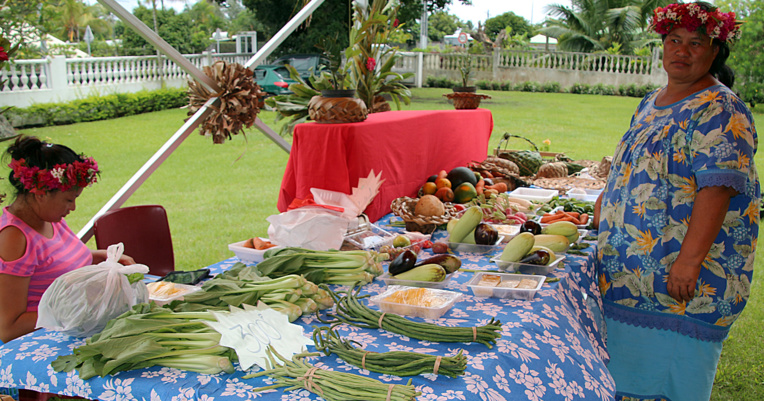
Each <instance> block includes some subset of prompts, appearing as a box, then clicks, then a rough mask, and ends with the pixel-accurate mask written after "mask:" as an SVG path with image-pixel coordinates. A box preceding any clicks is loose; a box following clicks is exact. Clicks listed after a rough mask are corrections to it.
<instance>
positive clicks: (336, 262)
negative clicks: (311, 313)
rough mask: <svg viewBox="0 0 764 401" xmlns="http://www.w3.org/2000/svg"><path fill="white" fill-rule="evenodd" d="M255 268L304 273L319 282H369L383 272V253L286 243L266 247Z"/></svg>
mask: <svg viewBox="0 0 764 401" xmlns="http://www.w3.org/2000/svg"><path fill="white" fill-rule="evenodd" d="M264 258H265V260H263V261H262V262H260V263H258V264H257V266H256V268H257V270H258V271H259V272H260V274H261V275H263V276H268V277H274V278H275V277H281V276H285V275H288V274H301V275H303V276H305V278H306V279H308V280H309V281H312V282H314V283H316V284H322V283H326V284H339V285H353V284H354V283H356V282H358V281H361V282H364V283H370V282H372V281H373V280H374V277H376V276H379V275H380V274H382V272H383V270H382V265H381V261H382V256H380V254H377V253H376V252H373V251H337V250H330V251H314V250H312V249H305V248H297V247H287V248H278V249H269V250H267V251H265V254H264Z"/></svg>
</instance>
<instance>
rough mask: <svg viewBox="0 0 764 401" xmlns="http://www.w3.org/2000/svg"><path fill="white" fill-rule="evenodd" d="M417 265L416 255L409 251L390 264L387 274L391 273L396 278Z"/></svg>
mask: <svg viewBox="0 0 764 401" xmlns="http://www.w3.org/2000/svg"><path fill="white" fill-rule="evenodd" d="M415 265H416V254H415V253H414V252H413V251H411V250H408V249H407V250H405V251H404V252H403V253H401V254H400V255H398V256H397V257H396V258H395V259H393V261H392V262H390V266H389V267H388V268H387V272H388V273H390V275H391V276H395V275H398V274H401V273H403V272H407V271H409V270H411V269H413V268H414V266H415Z"/></svg>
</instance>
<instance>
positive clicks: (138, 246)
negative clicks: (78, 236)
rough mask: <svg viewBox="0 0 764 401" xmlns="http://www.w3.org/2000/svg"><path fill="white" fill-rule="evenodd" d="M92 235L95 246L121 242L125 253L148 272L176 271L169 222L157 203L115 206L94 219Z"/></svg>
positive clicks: (99, 246)
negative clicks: (145, 267) (144, 266)
mask: <svg viewBox="0 0 764 401" xmlns="http://www.w3.org/2000/svg"><path fill="white" fill-rule="evenodd" d="M93 229H94V231H93V234H94V236H95V240H96V247H97V248H98V249H107V248H108V247H109V245H113V244H116V243H119V242H121V243H123V244H124V246H125V252H124V253H125V255H129V256H131V257H132V258H133V259H135V262H136V263H141V264H144V265H146V266H148V267H149V273H150V274H154V275H157V276H164V275H166V274H167V273H169V272H171V271H173V270H175V254H174V252H173V249H172V237H171V236H170V224H169V222H168V220H167V212H166V211H165V209H164V208H163V207H162V206H160V205H140V206H129V207H123V208H120V209H115V210H111V211H108V212H106V213H104V215H103V216H101V217H99V218H98V220H96V222H95V224H94V226H93Z"/></svg>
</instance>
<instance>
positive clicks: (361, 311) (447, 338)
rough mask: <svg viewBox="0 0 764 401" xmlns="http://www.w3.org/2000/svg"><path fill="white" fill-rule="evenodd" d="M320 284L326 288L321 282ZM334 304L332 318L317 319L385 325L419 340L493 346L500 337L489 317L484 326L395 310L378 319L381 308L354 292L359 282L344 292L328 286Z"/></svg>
mask: <svg viewBox="0 0 764 401" xmlns="http://www.w3.org/2000/svg"><path fill="white" fill-rule="evenodd" d="M321 287H322V288H327V289H328V287H326V286H325V285H323V284H322V285H321ZM329 291H330V292H331V294H332V297H333V298H334V302H335V303H336V304H337V307H336V308H335V309H336V312H335V313H328V314H327V315H328V317H330V318H331V317H334V320H324V319H322V318H321V317H320V316H319V317H318V319H319V320H320V321H321V322H322V323H329V324H331V323H348V324H351V325H354V326H358V327H364V328H369V329H378V328H381V329H385V330H387V331H392V332H393V333H398V334H403V335H405V336H408V337H411V338H416V339H419V340H427V341H437V342H464V343H468V342H478V343H481V344H485V345H487V346H488V348H492V347H493V344H496V339H497V338H499V337H501V334H499V333H498V332H499V331H500V330H501V322H500V321H498V320H494V319H491V321H490V322H489V323H488V324H486V325H484V326H475V327H446V326H439V325H437V324H432V323H423V322H415V321H412V320H409V319H406V318H405V317H402V316H399V315H396V314H394V313H386V314H385V316H384V318H382V319H381V320H380V317H381V316H382V312H380V311H377V310H374V309H371V308H369V307H368V306H366V305H364V304H363V303H361V302H360V301H359V299H360V298H365V297H366V296H362V297H359V296H358V295H357V294H358V292H359V291H360V286H358V287H355V288H353V289H351V290H348V291H347V292H345V295H342V296H341V295H339V294H338V293H335V292H333V291H331V290H329Z"/></svg>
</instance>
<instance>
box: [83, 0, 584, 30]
mask: <svg viewBox="0 0 764 401" xmlns="http://www.w3.org/2000/svg"><path fill="white" fill-rule="evenodd" d="M116 1H117V3H119V4H120V5H122V7H124V8H125V9H127V10H128V11H132V10H133V9H134V8H135V7H137V5H138V1H137V0H116ZM161 1H162V0H156V2H157V5H158V4H161ZM196 1H198V0H164V5H165V7H174V8H175V9H176V10H178V11H182V10H183V7H184V6H185V5H186V4H194V3H195V2H196ZM87 2H88V3H91V4H93V3H95V2H96V0H87ZM143 2H144V4H150V0H144V1H143ZM452 3H453V4H451V6H450V7H449V9H448V12H449V14H453V15H456V16H457V17H459V19H461V20H462V21H472V25H473V26H475V27H477V25H478V21H480V22H485V20H486V19H488V18H491V17H495V16H497V15H500V14H504V13H505V12H507V11H512V12H513V13H515V14H517V15H519V16H521V17H523V18H525V19H526V20H527V21H528V22H530V23H531V24H536V23H539V22H542V21H544V18H545V14H546V6H547V5H549V4H562V5H564V6H568V7H569V6H570V0H472V5H471V6H464V5H462V4H461V2H460V1H459V0H452Z"/></svg>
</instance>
